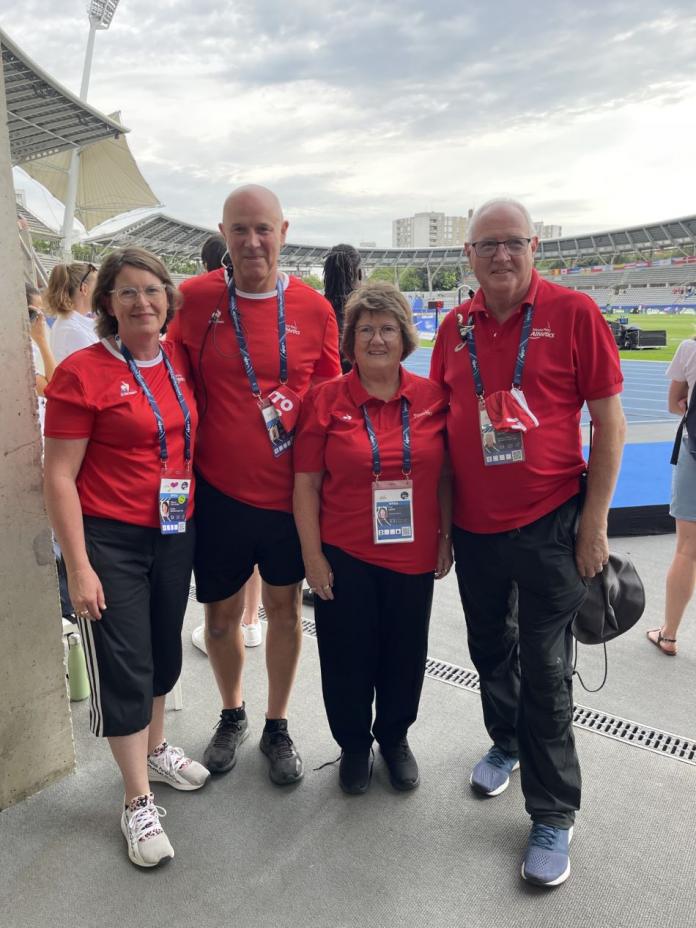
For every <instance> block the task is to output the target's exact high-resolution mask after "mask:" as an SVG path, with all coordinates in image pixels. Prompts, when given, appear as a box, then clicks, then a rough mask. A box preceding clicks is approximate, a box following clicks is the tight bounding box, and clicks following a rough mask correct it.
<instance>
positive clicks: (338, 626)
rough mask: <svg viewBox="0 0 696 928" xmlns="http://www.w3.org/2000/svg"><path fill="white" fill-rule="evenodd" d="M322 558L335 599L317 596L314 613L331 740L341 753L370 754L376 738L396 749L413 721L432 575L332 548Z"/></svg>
mask: <svg viewBox="0 0 696 928" xmlns="http://www.w3.org/2000/svg"><path fill="white" fill-rule="evenodd" d="M324 554H325V555H326V557H327V559H328V561H329V563H330V564H331V569H332V570H333V573H334V588H333V593H334V597H335V598H334V599H333V600H322V599H319V597H318V596H315V597H314V615H315V619H316V628H317V639H318V642H319V660H320V663H321V685H322V691H323V694H324V705H325V707H326V715H327V717H328V720H329V726H330V727H331V734H332V735H333V736H334V738H335V739H336V741H337V742H338V744H339V745H340V746H341V747H342V748H343V749H344V750H345V751H360V750H363V749H367V748H369V747H370V745H371V744H372V740H373V737H374V738H376V739H377V741H379V743H380V744H381V745H384V746H388V745H393V744H395V743H396V742H397V741H399V739H401V738H403V737H404V736H405V735H406V732H407V731H408V729H409V726H410V725H412V724H413V723H414V722H415V720H416V717H417V715H418V704H419V702H420V695H421V690H422V688H423V676H424V674H425V660H426V656H427V651H428V625H429V623H430V608H431V606H432V599H433V582H434V577H433V574H432V572H430V573H425V574H402V573H397V572H396V571H394V570H387V569H386V568H384V567H375V566H374V565H373V564H366V563H365V562H364V561H359V560H357V558H354V557H351V556H350V555H349V554H346V553H345V551H342V550H341V549H340V548H335V547H333V546H332V545H324ZM373 700H374V701H375V703H376V706H375V717H374V724H373V721H372V703H373Z"/></svg>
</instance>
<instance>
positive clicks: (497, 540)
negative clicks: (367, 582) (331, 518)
mask: <svg viewBox="0 0 696 928" xmlns="http://www.w3.org/2000/svg"><path fill="white" fill-rule="evenodd" d="M467 238H468V244H467V245H466V252H467V255H468V258H469V261H470V263H471V267H472V269H473V271H474V274H475V275H476V278H477V280H478V281H479V284H480V285H481V286H480V289H479V290H478V292H477V293H476V294H475V295H474V296H473V298H472V299H470V300H468V301H467V302H466V303H464V304H463V305H461V306H458V307H456V308H455V309H454V310H452V312H451V313H449V314H448V316H447V317H446V318H445V320H444V321H443V323H442V326H441V327H440V331H439V332H438V337H437V342H436V345H435V349H434V351H433V358H432V366H431V374H430V375H431V377H432V378H433V379H434V380H436V381H438V382H439V383H441V384H442V385H443V386H446V387H448V388H449V391H450V410H449V414H448V422H447V433H448V447H449V453H450V457H451V460H452V468H453V472H454V514H453V521H454V527H453V533H452V534H453V544H454V554H455V563H456V571H457V580H458V582H459V591H460V595H461V599H462V604H463V606H464V612H465V616H466V622H467V631H468V639H469V650H470V653H471V656H472V660H473V661H474V664H475V665H476V668H477V670H478V672H479V676H480V680H481V699H482V705H483V716H484V722H485V724H486V728H487V729H488V733H489V735H490V737H491V740H492V742H493V746H492V747H491V749H490V750H489V751H488V752H487V753H486V754H485V755H484V757H483V758H482V759H481V760H480V761H479V762H478V763H477V764H476V766H475V767H474V769H473V772H472V774H471V778H470V783H471V785H472V787H473V788H474V789H475V790H476V791H477V792H479V793H481V794H483V795H485V796H496V795H498V794H499V793H501V792H503V790H504V789H505V788H506V787H507V786H508V784H509V782H510V774H511V773H512V772H513V771H514V770H516V769H517V768H518V767H519V768H520V770H521V785H522V792H523V793H524V797H525V807H526V809H527V812H528V813H529V815H530V817H531V819H532V830H531V833H530V837H529V843H528V847H527V852H526V856H525V859H524V863H523V866H522V876H523V877H524V878H525V879H526V880H528V881H530V882H533V883H536V884H539V885H542V886H555V885H558V884H560V883H562V882H563V881H564V880H565V879H567V877H568V875H569V873H570V857H569V853H568V845H569V842H570V838H571V835H572V827H573V822H574V820H575V812H576V810H577V809H578V808H579V807H580V766H579V763H578V758H577V754H576V751H575V742H574V738H573V729H572V721H573V698H572V685H571V681H572V673H573V668H572V660H571V652H572V643H571V642H572V639H571V622H572V620H573V617H574V616H575V613H576V612H577V610H578V609H579V607H580V605H581V604H582V601H583V599H584V597H585V590H586V588H585V582H584V578H589V577H592V576H594V575H595V574H597V573H599V572H600V571H601V570H602V566H603V565H604V564H605V563H606V562H607V559H608V554H609V549H608V543H607V514H608V509H609V503H610V501H611V497H612V493H613V489H614V484H615V482H616V476H617V473H618V468H619V463H620V460H621V449H622V445H623V439H624V430H625V423H624V416H623V411H622V408H621V402H620V399H619V393H620V392H621V386H622V381H623V378H622V375H621V367H620V364H619V358H618V353H617V350H616V345H615V344H614V339H613V337H612V335H611V332H610V330H609V327H608V326H607V324H606V322H605V321H604V319H602V317H601V314H600V312H599V309H598V307H597V306H596V304H595V303H594V302H593V301H592V300H591V299H590V298H589V297H588V296H586V295H585V294H582V293H575V292H574V291H571V290H568V289H566V288H563V287H560V286H557V285H555V284H552V283H550V282H549V281H547V280H544V279H543V278H541V277H540V276H539V275H538V274H537V273H536V271H535V270H534V253H535V251H536V249H537V247H538V243H539V242H538V238H537V237H536V235H535V234H534V229H533V226H532V223H531V219H530V217H529V213H528V212H527V210H526V209H525V208H524V206H522V204H520V203H517V202H515V201H512V200H493V201H490V202H489V203H486V204H484V205H483V206H482V207H480V208H479V209H478V210H477V212H476V213H475V214H474V216H473V218H472V220H471V223H470V225H469V229H468V232H467ZM585 402H586V403H587V406H588V408H589V411H590V416H591V418H592V421H593V423H594V427H595V432H594V434H595V438H594V445H593V448H592V456H591V460H590V462H589V466H588V465H586V463H585V461H584V460H583V456H582V441H581V435H580V412H581V409H582V406H583V403H585ZM586 470H587V490H586V496H585V499H584V505H582V511H581V515H580V520H579V528H578V532H577V538H576V537H575V525H576V519H577V516H578V512H579V510H580V508H581V503H582V500H581V498H580V493H581V482H582V477H583V474H584V472H585V471H586Z"/></svg>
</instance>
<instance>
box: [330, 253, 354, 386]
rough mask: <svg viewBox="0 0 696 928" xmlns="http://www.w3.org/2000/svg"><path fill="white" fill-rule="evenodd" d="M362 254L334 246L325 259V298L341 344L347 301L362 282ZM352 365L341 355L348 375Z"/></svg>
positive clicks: (343, 368)
mask: <svg viewBox="0 0 696 928" xmlns="http://www.w3.org/2000/svg"><path fill="white" fill-rule="evenodd" d="M362 277H363V274H362V268H361V267H360V254H359V253H358V251H357V250H356V249H355V248H353V246H352V245H334V246H333V248H332V249H331V251H329V253H328V254H327V256H326V258H325V259H324V296H325V297H326V299H327V300H328V301H329V303H331V305H332V306H333V311H334V313H335V314H336V322H337V323H338V338H339V342H340V340H341V337H342V336H343V320H344V311H345V305H346V300H347V299H348V297H349V296H350V295H351V293H352V292H353V290H355V289H356V287H357V286H358V284H359V283H360V281H361V280H362ZM351 367H352V365H351V362H350V361H349V360H348V358H346V357H345V356H344V355H343V354H341V369H342V370H343V373H344V374H346V373H347V372H348V371H349V370H350V369H351Z"/></svg>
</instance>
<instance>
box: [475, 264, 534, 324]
mask: <svg viewBox="0 0 696 928" xmlns="http://www.w3.org/2000/svg"><path fill="white" fill-rule="evenodd" d="M540 280H541V278H540V277H539V275H538V274H537V272H536V270H535V269H534V268H532V277H531V280H530V281H529V287H528V288H527V292H526V294H525V296H524V299H523V300H522V302H521V303H520V304H519V306H517V307H516V308H515V312H516V313H519V312H521V311H522V307H523V306H527V305H528V304H529V303H532V304H533V303H534V302H535V301H536V297H537V290H538V289H539V281H540ZM469 312H470V313H486V315H488V309H487V307H486V297H485V294H484V292H483V287H479V288H478V290H477V291H476V293H475V294H474V296H473V298H472V300H471V303H470V305H469Z"/></svg>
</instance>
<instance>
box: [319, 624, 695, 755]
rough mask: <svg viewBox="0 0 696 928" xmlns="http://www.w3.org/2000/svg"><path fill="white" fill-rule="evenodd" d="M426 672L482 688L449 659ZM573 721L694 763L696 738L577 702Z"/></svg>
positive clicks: (475, 677) (428, 664) (452, 683)
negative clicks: (619, 716)
mask: <svg viewBox="0 0 696 928" xmlns="http://www.w3.org/2000/svg"><path fill="white" fill-rule="evenodd" d="M302 630H303V632H304V633H305V635H310V636H311V637H312V638H316V636H317V633H316V628H315V626H314V622H313V621H312V620H311V619H307V618H303V619H302ZM425 675H426V677H430V679H431V680H440V682H441V683H449V685H450V686H456V687H457V688H458V689H462V690H468V691H469V692H470V693H479V692H480V690H481V687H480V684H479V676H478V673H476V671H475V670H468V669H467V668H466V667H459V666H457V664H450V663H449V662H448V661H440V660H436V659H435V658H433V657H429V658H428V659H427V660H426V662H425ZM573 724H574V725H575V726H576V727H577V728H583V729H585V730H587V731H592V732H594V733H595V734H597V735H604V737H605V738H612V739H613V740H614V741H621V742H622V743H623V744H631V745H633V746H634V747H638V748H642V749H643V750H645V751H652V752H653V753H654V754H662V755H663V756H665V757H671V758H673V759H674V760H680V761H683V762H684V763H686V764H693V765H694V766H696V742H695V741H693V740H691V739H690V738H683V737H681V736H680V735H673V734H671V733H670V732H667V731H660V730H659V729H656V728H649V727H648V726H646V725H641V724H640V723H638V722H631V721H629V720H628V719H621V718H618V717H617V716H615V715H608V714H607V713H606V712H601V711H600V710H598V709H590V708H588V707H587V706H580V705H577V704H576V705H575V708H574V711H573Z"/></svg>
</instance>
